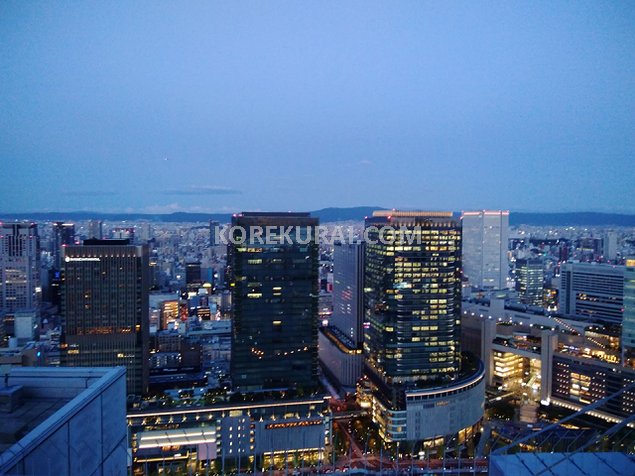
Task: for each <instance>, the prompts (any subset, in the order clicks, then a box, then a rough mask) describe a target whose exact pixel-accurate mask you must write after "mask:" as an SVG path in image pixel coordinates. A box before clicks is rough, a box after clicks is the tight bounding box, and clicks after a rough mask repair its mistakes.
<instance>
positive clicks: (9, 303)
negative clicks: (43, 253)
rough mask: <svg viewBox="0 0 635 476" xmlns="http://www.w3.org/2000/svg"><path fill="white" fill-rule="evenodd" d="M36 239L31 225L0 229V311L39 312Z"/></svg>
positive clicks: (38, 258)
mask: <svg viewBox="0 0 635 476" xmlns="http://www.w3.org/2000/svg"><path fill="white" fill-rule="evenodd" d="M40 299H41V289H40V238H39V236H38V230H37V225H36V224H35V223H2V224H1V226H0V312H2V311H4V312H5V313H12V312H14V311H17V310H33V309H39V307H40Z"/></svg>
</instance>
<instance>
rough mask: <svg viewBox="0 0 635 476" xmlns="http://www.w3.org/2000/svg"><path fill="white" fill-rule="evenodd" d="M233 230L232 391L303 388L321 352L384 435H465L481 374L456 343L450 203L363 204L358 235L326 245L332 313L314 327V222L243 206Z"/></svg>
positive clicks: (477, 411) (454, 224) (457, 277)
mask: <svg viewBox="0 0 635 476" xmlns="http://www.w3.org/2000/svg"><path fill="white" fill-rule="evenodd" d="M232 227H233V228H234V229H236V230H241V231H240V233H241V235H242V236H241V242H240V243H233V242H230V244H229V250H228V270H229V286H230V289H231V291H232V301H233V305H234V314H233V340H232V360H231V376H232V381H233V385H234V388H235V389H237V390H239V391H245V392H250V391H261V390H266V389H283V388H294V389H296V390H300V391H302V392H312V391H314V390H315V389H316V386H317V385H318V360H322V363H323V368H324V370H325V372H326V373H330V376H331V377H335V379H336V380H337V381H338V383H339V384H340V385H342V386H344V387H346V386H350V387H353V388H354V387H355V385H356V386H357V388H356V390H357V392H358V398H360V400H361V402H362V404H363V405H364V406H366V407H369V408H370V411H371V413H372V417H373V420H374V421H375V422H376V423H377V424H378V425H379V428H380V434H381V436H382V438H383V439H384V440H385V441H387V442H399V441H421V440H426V441H431V442H433V441H434V440H438V439H439V438H443V437H445V436H448V435H456V434H458V435H459V439H464V438H466V437H469V436H471V435H472V432H473V431H475V429H476V425H477V424H478V423H479V422H480V419H481V417H482V415H483V405H484V392H485V381H484V378H483V377H484V369H483V365H482V363H481V362H480V361H478V360H477V359H475V358H473V357H469V356H467V355H464V354H462V353H461V349H460V344H459V342H460V328H461V325H460V315H461V313H460V306H461V235H462V233H461V222H460V220H459V219H457V218H454V217H453V215H452V213H450V212H447V213H446V212H399V211H376V212H374V213H373V216H372V217H368V218H367V219H366V223H365V230H364V233H363V238H364V239H363V240H359V241H355V240H351V242H347V243H336V244H335V246H334V248H335V252H334V253H335V264H334V289H333V292H334V296H333V304H334V312H333V319H332V320H331V325H330V326H327V327H322V328H319V320H318V312H317V311H318V294H319V289H318V266H319V243H318V239H317V236H316V235H317V233H316V228H317V227H318V220H317V219H316V218H313V217H311V216H309V214H305V213H242V214H239V215H236V216H235V217H234V218H233V220H232ZM289 227H290V228H291V232H289V231H290V230H289ZM261 229H266V230H268V232H269V235H268V236H267V239H260V237H255V238H257V239H256V240H252V239H251V238H254V237H252V236H249V233H250V230H251V233H253V230H261ZM281 230H286V235H285V236H282V232H281ZM270 233H274V236H271V234H270ZM276 233H280V236H278V237H276V236H275V234H276ZM345 235H346V233H345ZM289 237H291V240H290V239H289ZM338 265H339V266H338ZM318 341H319V355H318ZM360 377H361V378H360Z"/></svg>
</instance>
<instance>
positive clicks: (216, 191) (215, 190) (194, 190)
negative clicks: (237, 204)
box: [163, 185, 242, 195]
mask: <svg viewBox="0 0 635 476" xmlns="http://www.w3.org/2000/svg"><path fill="white" fill-rule="evenodd" d="M163 193H164V194H165V195H240V194H242V192H241V191H240V190H236V189H233V188H227V187H217V186H215V185H202V186H197V185H190V186H189V187H187V188H183V189H177V190H166V191H164V192H163Z"/></svg>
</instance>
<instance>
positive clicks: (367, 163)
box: [357, 159, 373, 165]
mask: <svg viewBox="0 0 635 476" xmlns="http://www.w3.org/2000/svg"><path fill="white" fill-rule="evenodd" d="M357 164H358V165H373V162H372V160H366V159H364V160H360V161H359V162H357Z"/></svg>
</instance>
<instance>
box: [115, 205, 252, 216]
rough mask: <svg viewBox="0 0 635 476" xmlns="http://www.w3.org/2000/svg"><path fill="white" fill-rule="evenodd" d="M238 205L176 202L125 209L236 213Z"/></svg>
mask: <svg viewBox="0 0 635 476" xmlns="http://www.w3.org/2000/svg"><path fill="white" fill-rule="evenodd" d="M239 208H240V207H228V206H223V207H219V208H210V207H202V206H199V205H194V206H181V205H179V204H178V203H169V204H164V205H159V204H156V205H148V206H147V207H143V208H139V209H134V210H132V209H130V210H126V212H127V213H153V214H164V213H175V212H187V213H237V212H238V211H240V210H239Z"/></svg>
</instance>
